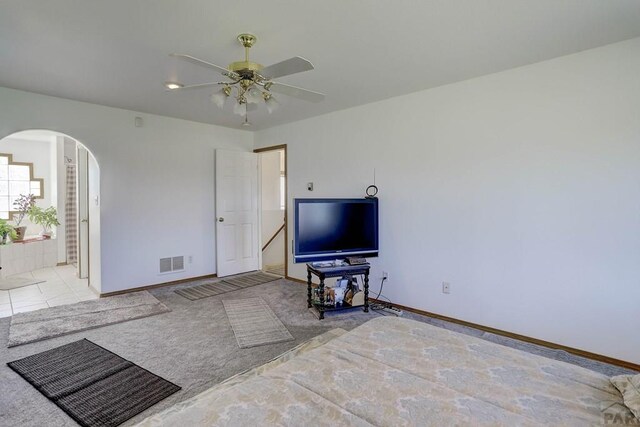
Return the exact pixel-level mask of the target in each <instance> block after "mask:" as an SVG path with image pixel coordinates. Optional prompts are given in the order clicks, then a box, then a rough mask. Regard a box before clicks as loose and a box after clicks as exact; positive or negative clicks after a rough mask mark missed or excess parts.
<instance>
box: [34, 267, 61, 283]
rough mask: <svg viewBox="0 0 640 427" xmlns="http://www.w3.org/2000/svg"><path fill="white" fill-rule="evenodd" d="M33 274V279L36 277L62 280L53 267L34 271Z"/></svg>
mask: <svg viewBox="0 0 640 427" xmlns="http://www.w3.org/2000/svg"><path fill="white" fill-rule="evenodd" d="M31 274H33V277H35V278H36V279H44V280H60V276H58V273H56V271H55V270H54V269H53V268H51V267H48V268H41V269H39V270H33V271H32V272H31Z"/></svg>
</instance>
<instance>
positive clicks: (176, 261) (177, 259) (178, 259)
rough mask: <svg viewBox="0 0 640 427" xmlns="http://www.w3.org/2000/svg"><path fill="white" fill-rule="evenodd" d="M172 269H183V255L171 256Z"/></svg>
mask: <svg viewBox="0 0 640 427" xmlns="http://www.w3.org/2000/svg"><path fill="white" fill-rule="evenodd" d="M172 261H173V262H172V265H171V267H172V269H173V271H176V270H184V257H183V256H174V257H173V258H172Z"/></svg>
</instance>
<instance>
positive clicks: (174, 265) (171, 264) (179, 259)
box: [160, 256, 184, 273]
mask: <svg viewBox="0 0 640 427" xmlns="http://www.w3.org/2000/svg"><path fill="white" fill-rule="evenodd" d="M183 270H184V256H174V257H172V258H160V273H171V272H172V271H183Z"/></svg>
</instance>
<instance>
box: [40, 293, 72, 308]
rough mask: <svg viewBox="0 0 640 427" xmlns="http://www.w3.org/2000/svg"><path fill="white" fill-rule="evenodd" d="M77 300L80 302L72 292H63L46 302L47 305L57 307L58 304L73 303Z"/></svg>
mask: <svg viewBox="0 0 640 427" xmlns="http://www.w3.org/2000/svg"><path fill="white" fill-rule="evenodd" d="M77 302H80V298H78V297H77V296H75V295H74V294H72V293H69V294H64V295H61V296H59V297H56V298H52V299H48V300H47V304H48V305H49V307H57V306H59V305H65V304H75V303H77Z"/></svg>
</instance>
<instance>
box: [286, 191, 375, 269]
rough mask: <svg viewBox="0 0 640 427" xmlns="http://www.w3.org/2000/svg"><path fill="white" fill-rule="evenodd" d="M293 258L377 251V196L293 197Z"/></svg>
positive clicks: (326, 256) (328, 256)
mask: <svg viewBox="0 0 640 427" xmlns="http://www.w3.org/2000/svg"><path fill="white" fill-rule="evenodd" d="M294 205H295V225H294V235H295V237H294V261H295V262H310V261H321V260H327V259H336V258H344V257H347V256H369V257H371V256H377V255H378V199H295V200H294Z"/></svg>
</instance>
